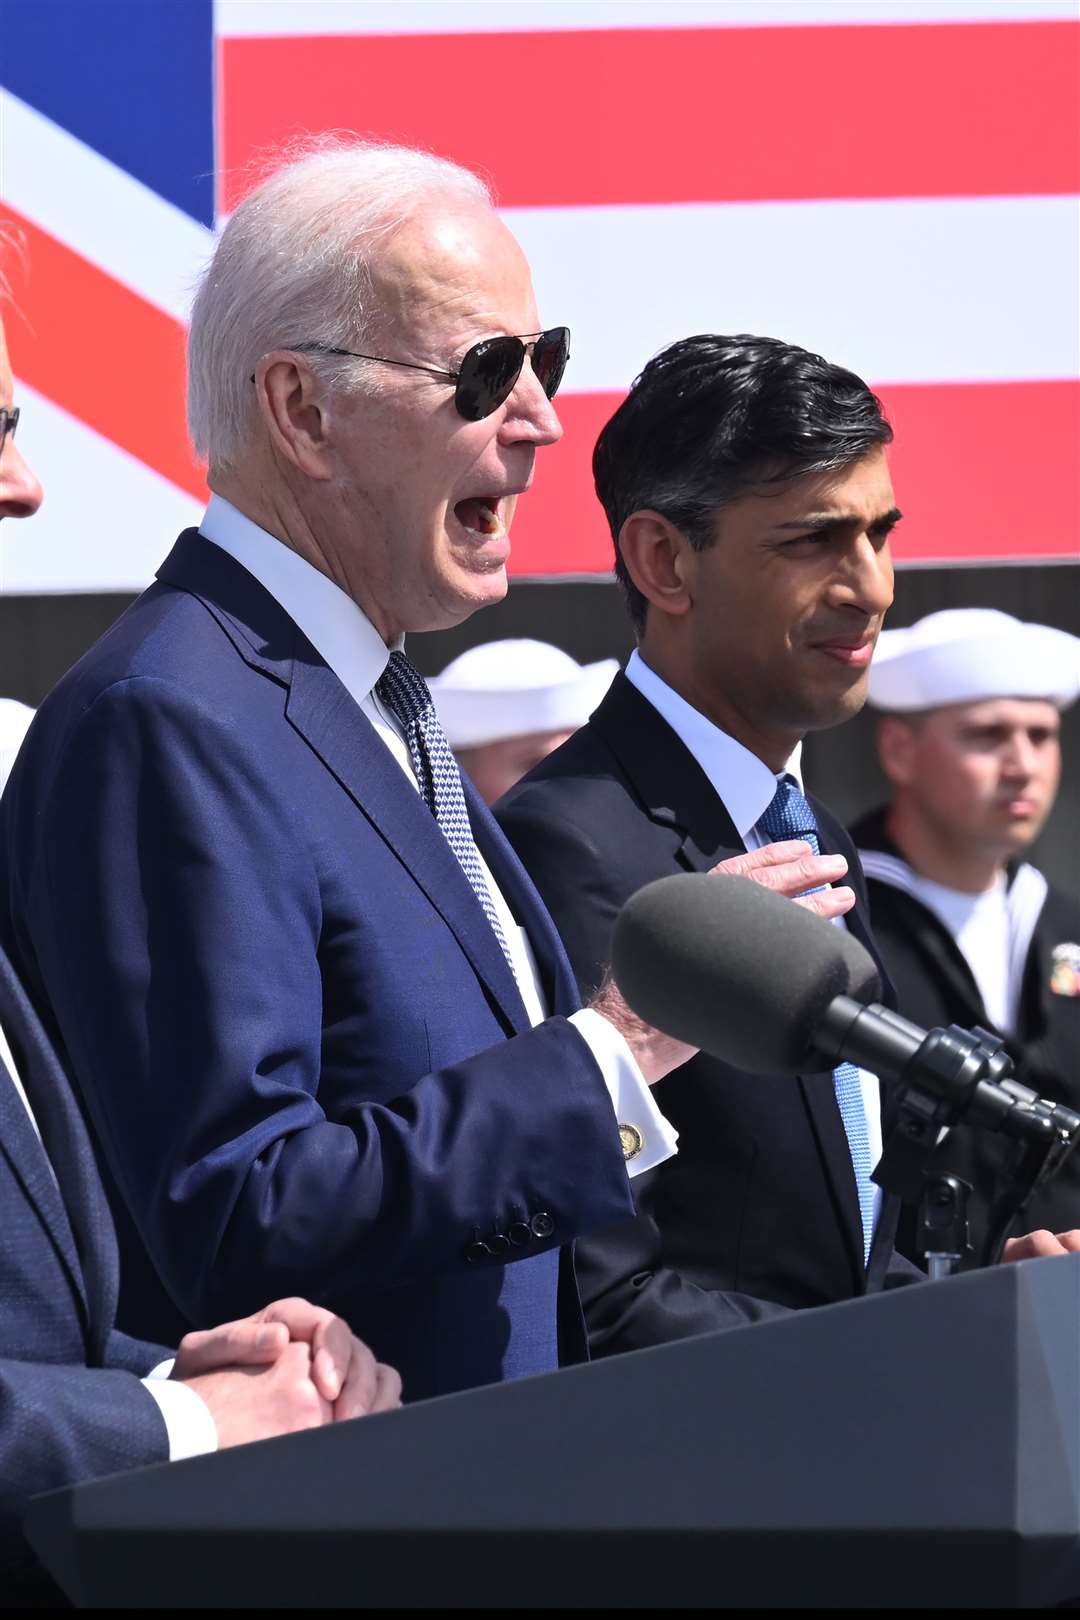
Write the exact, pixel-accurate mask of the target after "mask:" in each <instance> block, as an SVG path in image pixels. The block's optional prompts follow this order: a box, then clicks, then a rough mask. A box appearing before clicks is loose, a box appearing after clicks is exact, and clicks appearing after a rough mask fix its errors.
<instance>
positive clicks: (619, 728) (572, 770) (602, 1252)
mask: <svg viewBox="0 0 1080 1620" xmlns="http://www.w3.org/2000/svg"><path fill="white" fill-rule="evenodd" d="M815 810H816V813H817V816H818V823H819V828H820V834H821V846H822V849H823V850H824V851H826V852H838V853H841V854H844V855H846V856H847V859H848V862H849V868H850V870H849V877H848V881H849V882H850V883H851V884H852V886H853V887H854V888H855V891H856V894H857V896H858V901H857V904H856V907H855V909H854V911H853V912H852V913H850V914H849V917H848V925H849V927H850V928H851V931H852V933H853V934H854V935H855V936H856V938H858V939H859V940H860V941H861V943H862V944H863V945H865V946H866V947H867V949H868V950H870V952H871V954H872V955H874V957H875V960H880V959H879V958H878V957H877V953H876V951H875V949H874V945H873V941H872V939H871V938H870V935H869V932H868V930H867V925H866V915H867V907H866V892H865V886H864V883H863V879H862V873H861V871H860V869H859V866H858V861H857V859H856V857H855V852H854V849H853V847H852V845H851V842H850V840H849V839H848V837H847V835H846V833H845V832H844V830H843V828H842V827H841V826H840V825H839V823H838V822H836V821H835V820H834V818H833V817H832V816H831V815H830V814H829V812H828V811H827V810H826V809H825V808H824V807H823V806H822V805H820V804H816V805H815ZM497 815H498V819H499V821H500V822H501V823H502V826H503V828H504V829H505V831H506V833H507V834H508V836H509V838H510V841H511V842H512V843H513V844H514V846H515V848H516V849H517V851H518V854H519V855H520V856H521V858H522V860H523V861H524V864H525V866H526V867H527V868H528V870H529V871H530V873H531V875H532V877H533V880H534V881H535V883H536V885H537V887H538V888H539V890H540V892H541V894H542V895H543V897H544V900H545V902H546V904H547V906H548V908H549V910H550V911H551V913H552V916H553V917H554V918H555V921H556V923H557V925H558V928H559V931H560V933H561V934H562V937H563V941H564V943H565V945H566V948H567V950H568V952H569V955H570V959H571V961H572V962H573V964H574V968H575V971H576V973H577V975H578V980H579V984H580V987H581V991H582V994H583V995H584V996H586V997H587V996H589V995H591V993H592V992H593V990H594V989H595V988H596V986H597V984H598V983H599V981H600V979H601V976H602V974H603V971H604V968H605V965H606V964H607V962H608V960H609V957H610V940H611V931H612V927H613V924H614V921H615V918H616V916H617V915H618V912H619V910H620V908H621V906H622V905H623V903H624V902H625V901H626V900H627V899H628V898H629V896H630V895H631V894H633V893H634V892H635V890H637V889H639V888H641V886H642V885H643V884H645V883H649V882H651V881H652V880H653V879H654V878H659V877H664V876H667V875H669V874H670V873H673V872H680V871H694V872H706V871H708V870H709V869H710V868H711V867H713V866H715V865H716V863H717V862H718V861H720V860H723V859H724V858H725V857H727V856H729V855H733V854H737V853H740V852H741V851H742V850H743V844H742V841H741V840H740V838H739V836H738V834H737V832H736V830H735V827H734V825H733V824H732V822H731V819H730V817H729V816H728V814H727V811H726V810H725V809H724V806H723V804H722V803H721V801H720V799H719V798H718V797H717V794H716V793H715V791H714V790H713V788H712V786H711V784H710V783H709V781H708V779H707V777H706V776H705V774H704V772H703V771H702V769H701V767H700V766H699V765H698V764H697V762H696V760H695V759H694V758H693V756H692V755H691V754H690V752H689V751H688V750H687V748H686V747H685V746H684V745H683V743H682V742H681V741H680V740H679V738H678V737H677V736H676V735H675V733H674V732H673V731H672V730H671V728H670V726H668V724H667V723H666V721H664V720H663V719H662V718H661V717H660V715H659V714H658V713H657V712H656V710H655V709H654V708H653V707H652V705H651V704H650V703H648V702H647V701H646V699H645V698H643V697H642V696H641V694H640V693H639V692H638V691H637V689H636V688H635V687H634V686H633V685H632V684H631V682H629V681H628V680H626V678H625V676H622V675H620V676H617V677H616V680H615V682H614V684H613V685H612V687H611V690H610V692H609V693H608V695H607V696H606V697H605V699H604V701H603V703H602V704H601V705H600V707H599V709H598V710H597V711H596V713H595V714H594V715H593V716H592V718H591V720H590V722H589V724H588V725H587V726H585V727H584V728H583V729H582V730H581V731H579V732H577V733H576V735H575V736H573V737H572V738H571V739H570V741H569V742H567V743H566V744H565V745H564V746H563V747H562V748H560V749H559V750H558V751H557V752H556V753H554V754H552V755H551V756H550V757H549V758H548V759H547V760H545V761H544V762H543V763H542V764H540V765H539V766H537V767H536V769H535V770H534V771H532V772H531V773H530V775H529V776H527V777H526V778H525V780H524V781H523V782H521V783H519V784H518V785H517V787H515V788H513V789H512V790H511V791H510V793H508V794H507V795H506V797H505V798H504V799H502V800H501V802H500V804H499V805H498V806H497ZM883 976H884V975H883ZM654 1095H655V1096H656V1100H657V1102H658V1104H659V1106H660V1108H661V1110H662V1111H663V1113H664V1114H665V1115H666V1116H667V1118H668V1119H669V1120H670V1121H671V1123H672V1124H673V1125H674V1126H675V1128H676V1129H677V1130H678V1132H679V1151H678V1154H677V1155H676V1157H674V1158H673V1159H671V1160H669V1161H668V1162H667V1163H665V1164H663V1165H660V1166H659V1167H658V1168H657V1169H656V1170H654V1171H650V1172H646V1173H645V1174H644V1175H642V1176H640V1177H638V1178H637V1180H636V1181H635V1183H634V1191H635V1195H636V1199H637V1204H638V1213H637V1215H636V1217H635V1218H634V1219H633V1220H631V1221H628V1222H623V1223H621V1224H620V1225H618V1226H615V1227H612V1228H610V1229H609V1230H606V1231H604V1232H602V1233H600V1234H599V1235H596V1234H594V1235H592V1236H591V1237H590V1238H588V1239H587V1240H585V1241H583V1242H582V1243H580V1244H579V1247H578V1275H579V1279H580V1282H581V1287H582V1293H583V1297H584V1301H585V1307H586V1314H587V1318H588V1322H589V1327H590V1338H591V1343H592V1348H593V1350H594V1352H595V1353H598V1354H604V1353H614V1352H617V1351H622V1350H632V1349H637V1348H640V1347H641V1346H643V1345H647V1344H654V1343H657V1342H658V1341H662V1340H667V1339H674V1338H680V1337H683V1336H684V1335H686V1334H690V1333H701V1332H706V1331H709V1330H710V1329H715V1328H722V1327H727V1326H735V1325H737V1324H739V1323H741V1322H745V1321H747V1320H754V1319H757V1318H760V1317H765V1316H770V1315H775V1314H777V1313H779V1312H781V1311H783V1310H786V1309H793V1308H800V1307H804V1306H811V1305H824V1304H827V1303H829V1302H830V1301H832V1300H839V1299H847V1298H850V1297H851V1296H853V1295H856V1294H860V1293H862V1292H863V1291H864V1289H868V1290H874V1289H879V1288H882V1287H883V1286H891V1285H892V1284H893V1283H895V1282H900V1281H904V1282H906V1281H911V1280H914V1279H915V1277H916V1276H917V1275H918V1274H917V1273H916V1272H915V1270H914V1268H913V1267H911V1266H909V1265H908V1263H907V1262H906V1261H902V1260H900V1259H899V1257H897V1256H895V1255H894V1252H893V1233H894V1231H895V1224H896V1215H897V1207H896V1203H895V1201H894V1200H893V1199H886V1201H885V1204H884V1207H883V1210H882V1214H881V1218H880V1220H879V1222H878V1227H877V1232H876V1236H875V1240H874V1245H873V1249H872V1251H871V1256H870V1265H869V1269H868V1270H865V1269H864V1267H863V1261H862V1236H861V1225H860V1219H859V1207H858V1197H857V1193H856V1188H855V1178H854V1174H853V1171H852V1166H851V1156H850V1152H849V1149H848V1143H847V1137H846V1135H845V1132H844V1126H843V1121H842V1120H841V1117H840V1111H839V1109H838V1107H837V1103H836V1096H835V1090H834V1085H833V1078H832V1075H831V1073H821V1074H806V1075H803V1076H801V1077H800V1078H799V1079H798V1080H795V1081H792V1080H790V1079H784V1078H780V1077H772V1076H767V1075H751V1074H746V1073H743V1072H740V1071H738V1070H735V1069H732V1068H730V1067H728V1066H727V1065H725V1064H722V1063H720V1062H718V1061H717V1060H716V1059H714V1058H711V1057H706V1056H704V1055H701V1056H699V1057H697V1058H695V1059H694V1060H693V1061H692V1062H690V1063H688V1064H686V1065H684V1066H683V1068H681V1069H679V1070H677V1071H676V1072H675V1073H673V1074H671V1075H669V1076H668V1077H667V1079H665V1080H663V1081H662V1082H661V1083H660V1085H659V1086H658V1087H657V1088H656V1091H655V1093H654Z"/></svg>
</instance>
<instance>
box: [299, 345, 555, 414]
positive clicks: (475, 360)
mask: <svg viewBox="0 0 1080 1620" xmlns="http://www.w3.org/2000/svg"><path fill="white" fill-rule="evenodd" d="M293 347H294V348H295V349H297V350H298V351H300V352H302V353H309V354H340V355H348V356H349V357H350V358H351V359H353V360H373V361H374V362H375V363H376V365H380V366H403V367H404V368H405V370H406V371H426V372H427V374H428V376H429V377H442V378H444V379H445V381H446V382H452V383H453V384H454V404H455V405H456V407H457V411H458V415H459V416H463V417H464V418H465V420H466V422H479V421H481V420H482V418H483V417H485V416H490V415H491V413H492V411H497V410H498V408H499V406H500V405H501V404H502V403H503V401H504V400H507V399H509V398H510V395H511V394H512V393H513V391H514V385H515V383H516V382H517V380H518V378H519V377H520V376H521V368H522V366H523V365H524V364H525V356H526V355H527V354H529V355H531V360H532V368H533V373H534V375H535V377H536V380H537V382H538V383H539V384H540V386H541V388H542V389H543V390H544V393H545V394H546V395H547V397H548V399H554V397H555V394H556V392H557V391H558V387H559V384H560V383H561V382H562V380H563V373H564V372H565V370H566V362H567V361H568V360H569V358H570V328H569V327H568V326H550V327H548V329H547V331H546V332H525V333H523V334H522V336H521V337H492V338H483V339H482V340H481V341H480V342H479V343H474V344H473V346H472V348H471V349H467V350H466V352H465V354H464V355H463V357H462V361H461V365H460V366H459V367H458V369H457V371H439V370H437V369H436V367H435V366H418V365H415V364H414V363H413V362H412V361H411V360H387V359H386V358H385V356H384V355H381V354H357V353H356V351H355V350H353V349H335V348H333V347H332V346H331V345H330V344H329V343H297V344H294V345H293Z"/></svg>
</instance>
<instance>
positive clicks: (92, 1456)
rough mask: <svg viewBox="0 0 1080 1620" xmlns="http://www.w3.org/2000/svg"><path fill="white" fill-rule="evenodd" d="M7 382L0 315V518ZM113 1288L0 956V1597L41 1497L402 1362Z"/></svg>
mask: <svg viewBox="0 0 1080 1620" xmlns="http://www.w3.org/2000/svg"><path fill="white" fill-rule="evenodd" d="M4 246H5V233H4V231H3V229H2V228H0V250H3V248H4ZM4 292H5V284H4V280H3V275H2V265H0V296H2V295H3V294H4ZM13 387H14V384H13V379H12V374H11V366H10V364H9V361H8V353H7V343H6V338H5V333H4V323H3V319H2V316H0V519H3V518H28V517H32V516H33V515H34V513H35V512H36V511H37V509H38V507H39V506H40V504H41V500H42V491H41V486H40V484H39V483H38V481H37V478H36V477H35V475H34V473H33V471H32V470H31V468H30V465H29V463H28V462H27V461H26V460H25V458H24V457H23V455H22V454H21V453H20V447H19V446H18V445H17V444H16V442H15V427H16V425H17V424H18V421H19V410H18V407H17V406H15V405H14V403H13V399H12V394H13ZM5 539H6V535H5ZM116 1293H117V1254H116V1239H115V1236H114V1233H113V1228H112V1223H111V1221H110V1219H109V1212H108V1207H107V1205H106V1202H105V1194H104V1191H103V1189H102V1186H101V1182H100V1179H99V1177H98V1173H97V1170H96V1168H95V1164H94V1156H93V1150H92V1148H91V1144H90V1139H89V1136H88V1135H87V1131H86V1127H85V1124H84V1122H83V1119H82V1116H81V1114H80V1111H79V1108H78V1105H77V1103H76V1101H75V1098H74V1096H73V1095H72V1092H71V1088H70V1086H69V1085H68V1081H67V1078H66V1076H65V1073H64V1069H63V1067H62V1065H61V1063H60V1061H59V1059H58V1057H57V1054H56V1052H55V1051H54V1049H53V1045H52V1043H51V1041H50V1040H49V1037H48V1035H47V1034H46V1032H45V1030H44V1029H43V1028H42V1026H41V1023H40V1021H39V1020H38V1018H37V1016H36V1015H35V1013H34V1011H33V1008H32V1007H31V1006H30V1004H29V1002H28V1000H27V997H26V994H25V991H24V989H23V986H22V985H21V984H20V982H19V980H18V978H17V977H16V975H15V973H14V971H13V970H12V966H11V963H10V962H9V960H8V958H7V956H6V954H5V953H4V951H3V950H2V949H0V1606H4V1607H7V1606H11V1607H16V1606H18V1605H20V1604H27V1605H31V1606H34V1607H37V1606H39V1605H42V1604H46V1605H48V1604H51V1603H54V1602H56V1601H58V1600H59V1601H62V1599H61V1595H60V1594H59V1593H58V1592H57V1590H56V1588H55V1587H54V1586H53V1584H52V1582H51V1581H50V1580H49V1579H48V1577H47V1576H46V1575H45V1573H44V1571H43V1570H42V1569H41V1567H40V1565H39V1564H38V1563H37V1561H36V1559H35V1558H34V1556H33V1554H32V1553H31V1551H30V1548H29V1546H28V1544H27V1543H26V1541H25V1540H24V1538H23V1536H22V1534H21V1530H20V1520H21V1517H22V1513H23V1510H24V1508H25V1506H26V1503H27V1501H28V1499H29V1498H30V1497H31V1496H33V1495H35V1494H37V1493H38V1492H40V1491H47V1490H55V1489H58V1488H60V1487H63V1486H69V1485H75V1484H79V1483H81V1482H83V1481H85V1480H89V1479H96V1478H98V1477H99V1476H101V1475H103V1474H111V1473H115V1472H117V1471H118V1470H119V1469H122V1468H134V1467H137V1466H140V1465H142V1464H147V1463H154V1462H165V1461H169V1460H179V1459H181V1458H184V1457H191V1456H195V1455H197V1454H199V1453H201V1452H207V1451H213V1450H216V1449H219V1448H222V1447H226V1446H234V1445H239V1444H241V1443H243V1442H246V1441H252V1440H262V1439H269V1438H271V1437H272V1436H274V1435H279V1434H286V1433H289V1432H292V1431H295V1430H298V1429H303V1428H310V1427H315V1426H317V1425H320V1424H323V1423H327V1422H330V1421H332V1420H340V1419H345V1418H351V1417H358V1416H361V1415H363V1414H365V1413H368V1412H378V1411H386V1410H389V1409H390V1408H391V1407H393V1406H396V1405H398V1404H399V1395H400V1389H401V1385H400V1380H399V1379H398V1376H397V1374H396V1372H394V1371H393V1370H392V1369H391V1368H389V1367H383V1366H379V1365H377V1363H376V1362H375V1358H374V1357H373V1356H372V1354H371V1352H370V1350H369V1349H368V1348H367V1346H366V1345H363V1344H361V1343H360V1341H359V1340H357V1339H355V1338H354V1337H353V1336H352V1334H351V1333H350V1332H349V1329H348V1327H347V1325H346V1324H345V1323H344V1322H343V1321H342V1320H341V1318H340V1317H335V1316H334V1315H333V1313H332V1312H330V1311H328V1310H325V1309H323V1308H321V1307H318V1306H315V1305H311V1304H309V1303H308V1301H306V1300H304V1299H284V1300H278V1301H277V1302H276V1303H275V1304H273V1305H270V1306H267V1307H266V1308H265V1309H264V1310H260V1311H258V1312H257V1313H255V1315H254V1316H253V1317H252V1318H251V1319H249V1320H247V1321H238V1322H229V1323H226V1324H224V1325H223V1326H219V1327H215V1328H210V1329H207V1330H205V1331H202V1332H199V1333H194V1334H191V1335H188V1336H187V1337H185V1338H184V1339H183V1341H182V1342H181V1344H180V1346H179V1349H178V1350H177V1351H175V1352H173V1351H170V1350H167V1349H165V1348H164V1347H163V1346H161V1345H157V1344H151V1343H147V1342H143V1341H142V1340H139V1339H135V1338H131V1337H129V1336H128V1335H126V1334H124V1333H120V1332H117V1330H116V1325H115V1322H116Z"/></svg>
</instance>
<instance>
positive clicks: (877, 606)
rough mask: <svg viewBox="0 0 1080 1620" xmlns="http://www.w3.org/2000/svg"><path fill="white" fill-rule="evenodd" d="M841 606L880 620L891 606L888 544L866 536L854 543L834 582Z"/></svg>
mask: <svg viewBox="0 0 1080 1620" xmlns="http://www.w3.org/2000/svg"><path fill="white" fill-rule="evenodd" d="M833 599H834V601H835V602H836V603H837V604H838V605H846V606H850V607H854V608H858V610H859V612H860V613H865V614H866V616H867V617H868V618H880V617H881V616H882V615H883V614H884V613H886V612H887V611H888V609H889V608H890V607H891V606H892V599H893V561H892V553H891V552H890V550H889V544H888V541H881V540H875V539H873V538H872V537H871V536H870V535H869V534H866V533H863V534H860V535H859V536H858V538H857V539H856V540H854V541H853V542H852V545H851V549H850V551H849V552H848V553H847V555H846V557H845V559H844V565H843V567H842V569H841V570H840V572H839V574H838V575H837V578H836V581H835V582H834V589H833Z"/></svg>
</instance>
